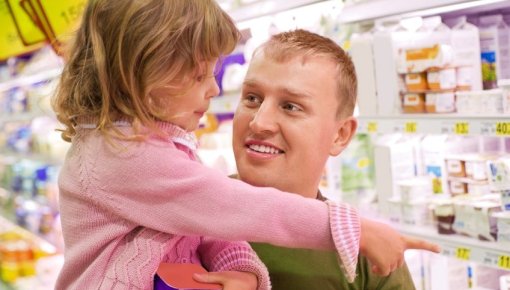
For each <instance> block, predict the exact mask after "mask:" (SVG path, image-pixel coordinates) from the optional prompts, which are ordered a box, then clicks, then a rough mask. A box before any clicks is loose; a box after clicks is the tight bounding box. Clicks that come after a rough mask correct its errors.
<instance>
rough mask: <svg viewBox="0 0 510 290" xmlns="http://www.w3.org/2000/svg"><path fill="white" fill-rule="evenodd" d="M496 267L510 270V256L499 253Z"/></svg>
mask: <svg viewBox="0 0 510 290" xmlns="http://www.w3.org/2000/svg"><path fill="white" fill-rule="evenodd" d="M498 267H500V268H503V269H507V270H510V256H504V255H501V256H499V257H498Z"/></svg>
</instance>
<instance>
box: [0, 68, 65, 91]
mask: <svg viewBox="0 0 510 290" xmlns="http://www.w3.org/2000/svg"><path fill="white" fill-rule="evenodd" d="M61 73H62V68H54V69H51V70H45V71H41V72H39V73H36V74H31V75H21V76H18V77H15V78H12V79H10V80H8V81H5V82H0V92H4V91H8V90H10V89H13V88H16V87H22V86H28V85H32V84H35V83H38V82H42V81H47V80H51V79H54V78H56V77H58V76H59V75H60V74H61Z"/></svg>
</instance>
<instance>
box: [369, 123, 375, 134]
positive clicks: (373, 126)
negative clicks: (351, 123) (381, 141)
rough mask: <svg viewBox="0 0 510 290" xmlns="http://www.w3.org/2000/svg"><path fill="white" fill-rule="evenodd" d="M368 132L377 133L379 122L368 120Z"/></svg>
mask: <svg viewBox="0 0 510 290" xmlns="http://www.w3.org/2000/svg"><path fill="white" fill-rule="evenodd" d="M367 132H368V133H376V132H377V122H368V124H367Z"/></svg>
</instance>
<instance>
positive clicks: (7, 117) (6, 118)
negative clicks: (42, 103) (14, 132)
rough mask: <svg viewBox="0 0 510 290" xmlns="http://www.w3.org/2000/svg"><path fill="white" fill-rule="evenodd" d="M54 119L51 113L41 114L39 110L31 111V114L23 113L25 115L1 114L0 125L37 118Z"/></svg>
mask: <svg viewBox="0 0 510 290" xmlns="http://www.w3.org/2000/svg"><path fill="white" fill-rule="evenodd" d="M43 116H48V117H53V118H54V117H55V114H54V113H53V112H43V111H40V110H36V111H32V112H25V113H12V114H8V113H2V115H1V116H0V125H2V124H5V123H9V122H28V121H31V120H33V119H34V118H37V117H43Z"/></svg>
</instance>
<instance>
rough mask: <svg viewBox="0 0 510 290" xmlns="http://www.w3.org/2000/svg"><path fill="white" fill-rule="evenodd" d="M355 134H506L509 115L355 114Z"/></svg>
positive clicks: (509, 122)
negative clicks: (356, 132)
mask: <svg viewBox="0 0 510 290" xmlns="http://www.w3.org/2000/svg"><path fill="white" fill-rule="evenodd" d="M358 122H359V123H358V133H418V134H453V135H463V136H500V137H510V116H503V115H501V116H487V117H484V116H463V115H457V114H452V115H437V114H436V115H433V116H431V115H425V114H421V115H414V114H409V115H398V116H373V117H370V116H359V117H358Z"/></svg>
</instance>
